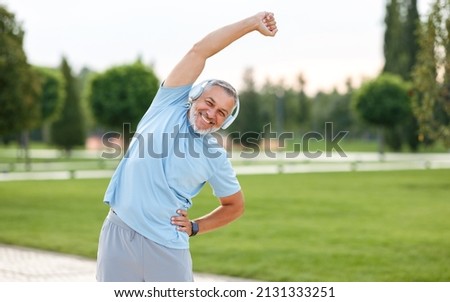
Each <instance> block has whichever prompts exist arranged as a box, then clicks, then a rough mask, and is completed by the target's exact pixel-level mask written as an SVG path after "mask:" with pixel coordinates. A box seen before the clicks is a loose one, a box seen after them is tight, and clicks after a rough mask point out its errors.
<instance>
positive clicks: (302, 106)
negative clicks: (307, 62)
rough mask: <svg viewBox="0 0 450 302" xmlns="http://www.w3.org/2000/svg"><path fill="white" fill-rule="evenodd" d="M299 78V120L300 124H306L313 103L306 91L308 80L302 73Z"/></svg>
mask: <svg viewBox="0 0 450 302" xmlns="http://www.w3.org/2000/svg"><path fill="white" fill-rule="evenodd" d="M297 80H298V84H299V86H300V89H299V92H298V103H299V112H298V122H299V124H300V125H302V126H305V125H306V124H307V123H308V122H309V119H310V114H311V112H310V111H311V104H310V101H309V99H308V96H307V95H306V93H305V86H306V80H305V77H304V75H303V74H300V75H299V76H298V78H297Z"/></svg>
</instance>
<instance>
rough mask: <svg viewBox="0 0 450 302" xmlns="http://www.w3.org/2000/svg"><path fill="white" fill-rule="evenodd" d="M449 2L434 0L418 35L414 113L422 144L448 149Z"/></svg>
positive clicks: (449, 123) (414, 78)
mask: <svg viewBox="0 0 450 302" xmlns="http://www.w3.org/2000/svg"><path fill="white" fill-rule="evenodd" d="M449 12H450V2H449V1H448V0H447V1H444V0H436V2H435V3H434V4H433V7H432V10H431V13H430V14H429V16H428V19H427V21H426V22H425V23H424V24H423V25H422V27H421V31H420V39H419V45H420V50H419V54H418V62H417V65H416V67H415V69H414V73H413V82H414V97H413V110H414V114H415V116H416V117H417V120H418V123H419V127H420V133H421V139H422V140H428V139H431V140H441V141H442V142H443V144H444V146H445V147H446V148H450V36H449V35H450V15H449Z"/></svg>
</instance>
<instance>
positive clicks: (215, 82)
mask: <svg viewBox="0 0 450 302" xmlns="http://www.w3.org/2000/svg"><path fill="white" fill-rule="evenodd" d="M212 86H219V87H222V89H223V90H225V92H226V93H227V94H228V95H229V96H231V97H232V98H233V99H234V107H236V106H237V102H238V101H239V97H238V94H237V92H236V89H234V87H233V86H231V84H230V83H228V82H226V81H223V80H211V81H209V82H208V84H206V86H205V90H207V89H209V88H210V87H212Z"/></svg>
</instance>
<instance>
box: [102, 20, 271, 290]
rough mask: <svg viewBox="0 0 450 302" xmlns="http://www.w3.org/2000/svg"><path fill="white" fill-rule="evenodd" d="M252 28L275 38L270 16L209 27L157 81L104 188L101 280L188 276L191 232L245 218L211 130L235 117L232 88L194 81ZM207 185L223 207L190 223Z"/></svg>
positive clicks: (220, 83) (233, 176)
mask: <svg viewBox="0 0 450 302" xmlns="http://www.w3.org/2000/svg"><path fill="white" fill-rule="evenodd" d="M253 31H258V32H260V33H261V34H262V35H264V36H274V35H275V34H276V33H277V31H278V29H277V26H276V22H275V19H274V16H273V14H272V13H268V12H261V13H258V14H256V15H254V16H251V17H249V18H246V19H243V20H241V21H239V22H236V23H233V24H230V25H228V26H225V27H222V28H220V29H218V30H216V31H213V32H211V33H210V34H208V35H207V36H205V37H204V38H203V39H202V40H200V41H199V42H198V43H196V44H195V45H194V46H193V47H192V48H191V49H190V50H189V51H188V53H187V54H186V55H185V56H184V57H183V58H182V60H181V61H180V62H179V63H178V64H177V65H176V66H175V68H174V69H173V70H172V71H171V72H170V74H169V76H168V77H167V78H166V80H165V81H164V82H163V84H162V85H161V87H160V89H159V91H158V93H157V95H156V96H155V98H154V100H153V102H152V104H151V106H150V108H149V109H148V111H147V112H146V113H145V114H144V116H143V118H142V120H141V121H140V123H139V125H138V126H137V130H136V135H135V136H134V137H133V140H132V141H131V144H130V146H129V149H128V151H127V154H126V155H125V156H124V158H123V159H122V160H121V162H120V164H119V166H118V167H117V169H116V171H115V173H114V175H113V177H112V178H111V181H110V184H109V186H108V188H107V190H106V193H105V197H104V201H105V203H106V204H108V205H109V206H110V207H111V210H110V212H109V214H108V216H107V218H106V220H105V222H104V224H103V227H102V231H101V233H100V239H99V248H98V255H97V280H98V281H171V282H172V281H193V273H192V260H191V255H190V252H189V237H191V236H194V235H196V234H202V233H206V232H209V231H212V230H214V229H216V228H219V227H222V226H224V225H226V224H228V223H230V222H231V221H233V220H235V219H237V218H238V217H239V216H240V215H242V213H243V211H244V197H243V194H242V192H241V187H240V185H239V182H238V180H237V178H236V174H235V173H234V171H233V169H232V167H231V164H230V162H229V160H228V158H227V155H226V152H225V151H224V150H223V148H221V147H219V146H218V144H217V143H216V142H215V141H214V138H213V137H212V135H211V134H210V133H211V132H214V131H217V130H218V129H220V128H226V127H228V126H229V124H231V123H232V122H233V120H234V119H235V118H236V115H237V113H238V111H239V99H238V97H237V94H236V91H235V90H234V88H233V87H232V86H231V85H230V84H228V83H226V82H224V81H219V80H209V81H205V82H202V83H201V84H199V85H196V86H194V87H192V85H193V83H194V82H195V81H196V80H197V78H198V77H199V76H200V74H201V72H202V71H203V68H204V66H205V62H206V60H207V59H208V58H210V57H211V56H213V55H214V54H216V53H217V52H219V51H221V50H222V49H224V48H225V47H227V46H228V45H230V44H231V43H232V42H234V41H236V40H237V39H239V38H241V37H242V36H244V35H246V34H248V33H250V32H253ZM206 182H208V183H209V184H210V185H211V187H212V188H213V192H214V195H215V196H216V197H217V198H218V200H219V203H220V204H219V206H218V207H217V208H216V209H215V210H214V211H212V212H211V213H209V214H207V215H205V216H203V217H200V218H197V219H194V220H192V221H191V220H190V218H189V216H188V212H187V210H188V209H189V208H190V207H191V205H192V201H191V200H192V198H193V197H194V196H195V195H196V194H198V193H199V191H200V190H201V188H202V187H203V185H204V184H205V183H206Z"/></svg>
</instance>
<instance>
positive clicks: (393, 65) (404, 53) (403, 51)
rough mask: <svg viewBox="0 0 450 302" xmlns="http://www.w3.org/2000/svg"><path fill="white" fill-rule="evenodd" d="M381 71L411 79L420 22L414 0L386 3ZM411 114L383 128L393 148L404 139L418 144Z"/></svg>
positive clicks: (416, 146)
mask: <svg viewBox="0 0 450 302" xmlns="http://www.w3.org/2000/svg"><path fill="white" fill-rule="evenodd" d="M385 23H386V30H385V39H384V55H385V65H384V69H383V72H389V73H393V74H397V75H399V76H401V77H402V78H403V79H404V80H411V74H412V70H413V68H414V65H415V64H416V58H417V52H418V48H419V46H418V36H417V31H418V28H419V25H420V19H419V13H418V10H417V0H403V1H397V0H391V1H388V4H387V7H386V18H385ZM417 124H418V123H417V120H416V118H415V117H414V115H412V114H411V115H410V116H409V118H408V119H405V121H404V123H403V124H401V125H397V126H395V127H394V128H391V129H389V130H388V131H386V142H387V144H388V145H389V146H390V147H391V148H392V149H393V150H396V151H399V150H400V149H401V148H402V144H403V143H404V142H406V143H407V144H408V145H409V147H410V148H411V150H413V151H415V150H417V148H418V145H419V140H418V126H417Z"/></svg>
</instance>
